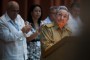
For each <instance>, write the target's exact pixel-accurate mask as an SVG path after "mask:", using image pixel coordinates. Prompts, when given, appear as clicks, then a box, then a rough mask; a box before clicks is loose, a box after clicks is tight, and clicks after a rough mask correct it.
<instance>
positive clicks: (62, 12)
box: [58, 9, 69, 15]
mask: <svg viewBox="0 0 90 60" xmlns="http://www.w3.org/2000/svg"><path fill="white" fill-rule="evenodd" d="M58 13H61V14H66V15H68V14H69V13H68V12H67V11H66V10H62V9H61V10H59V11H58Z"/></svg>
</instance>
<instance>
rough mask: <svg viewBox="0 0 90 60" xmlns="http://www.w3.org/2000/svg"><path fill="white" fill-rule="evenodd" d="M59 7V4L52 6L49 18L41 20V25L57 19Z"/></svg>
mask: <svg viewBox="0 0 90 60" xmlns="http://www.w3.org/2000/svg"><path fill="white" fill-rule="evenodd" d="M57 8H58V6H51V7H50V11H49V16H47V18H46V19H44V20H43V21H42V22H41V25H43V24H49V23H51V22H52V21H54V20H55V15H56V11H57Z"/></svg>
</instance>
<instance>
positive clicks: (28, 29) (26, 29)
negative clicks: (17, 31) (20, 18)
mask: <svg viewBox="0 0 90 60" xmlns="http://www.w3.org/2000/svg"><path fill="white" fill-rule="evenodd" d="M31 28H32V26H31V24H29V23H28V22H25V26H24V27H23V28H22V29H21V30H22V32H23V33H28V32H29V31H30V30H31Z"/></svg>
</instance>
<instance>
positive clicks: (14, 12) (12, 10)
mask: <svg viewBox="0 0 90 60" xmlns="http://www.w3.org/2000/svg"><path fill="white" fill-rule="evenodd" d="M18 13H19V6H14V7H12V8H9V10H8V15H9V17H10V18H11V19H12V20H14V19H15V18H16V17H17V14H18Z"/></svg>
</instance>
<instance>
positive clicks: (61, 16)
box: [56, 10, 69, 28]
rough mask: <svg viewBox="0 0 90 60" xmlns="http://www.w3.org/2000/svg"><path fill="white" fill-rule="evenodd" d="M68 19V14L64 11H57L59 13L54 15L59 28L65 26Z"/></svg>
mask: <svg viewBox="0 0 90 60" xmlns="http://www.w3.org/2000/svg"><path fill="white" fill-rule="evenodd" d="M68 19H69V13H68V12H67V11H66V10H59V12H58V13H57V14H56V22H57V24H58V25H59V27H60V28H62V27H63V26H65V24H66V23H67V21H68Z"/></svg>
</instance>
